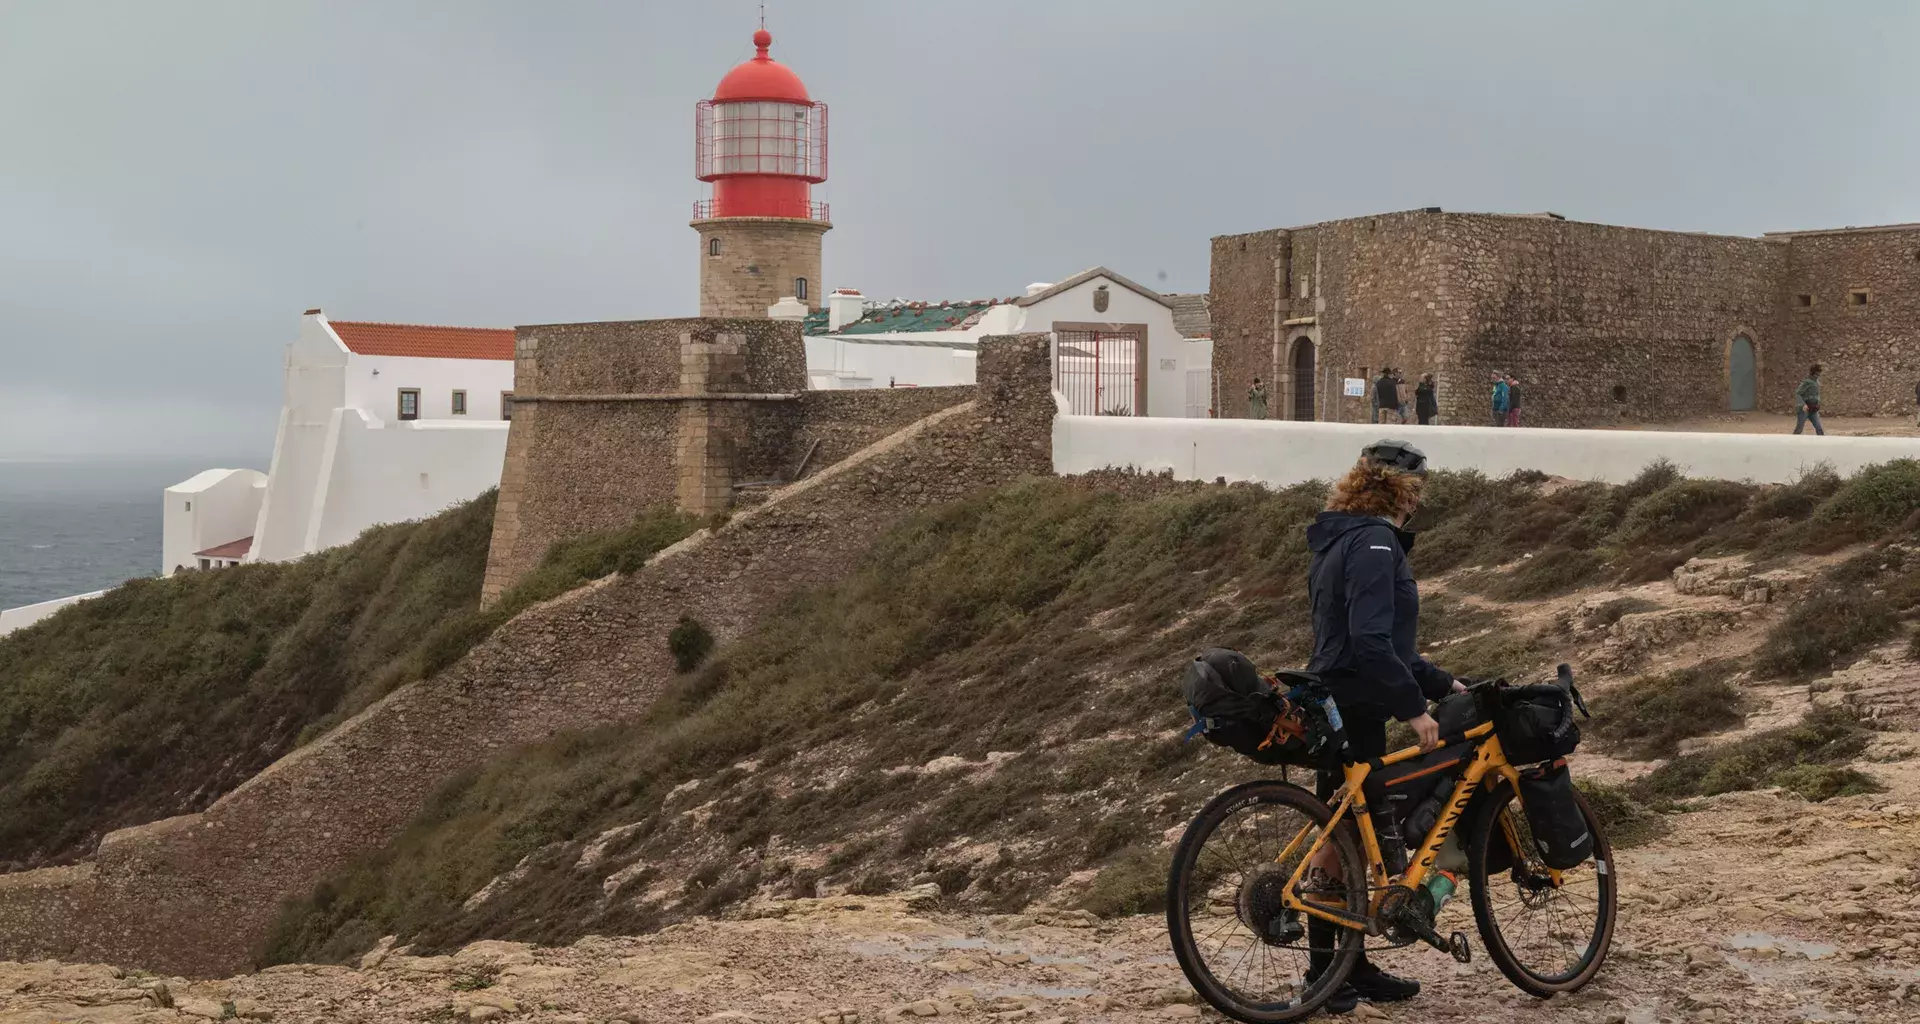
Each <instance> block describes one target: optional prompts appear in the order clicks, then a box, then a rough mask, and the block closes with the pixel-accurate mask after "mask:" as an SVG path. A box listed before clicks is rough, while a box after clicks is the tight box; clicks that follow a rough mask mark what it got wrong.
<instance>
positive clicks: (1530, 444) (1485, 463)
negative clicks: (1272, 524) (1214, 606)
mask: <svg viewBox="0 0 1920 1024" xmlns="http://www.w3.org/2000/svg"><path fill="white" fill-rule="evenodd" d="M1385 437H1393V438H1401V439H1405V440H1409V441H1412V442H1413V443H1414V444H1416V445H1418V446H1419V447H1420V449H1421V450H1422V451H1425V452H1426V453H1427V458H1428V460H1429V461H1430V463H1431V464H1432V465H1433V466H1434V467H1435V468H1437V469H1456V470H1465V469H1477V470H1479V471H1480V472H1482V473H1485V474H1487V475H1488V476H1504V475H1506V474H1508V473H1512V472H1514V471H1516V470H1523V469H1532V470H1539V471H1540V472H1543V473H1549V474H1552V475H1555V476H1564V477H1569V478H1572V479H1576V480H1599V481H1604V482H1607V483H1623V482H1625V481H1627V480H1630V479H1632V478H1633V477H1634V475H1636V474H1638V473H1639V472H1640V471H1641V470H1642V469H1644V468H1646V466H1647V464H1648V463H1650V462H1653V461H1655V460H1658V459H1667V460H1668V461H1670V462H1672V463H1673V464H1674V465H1676V466H1678V467H1679V468H1680V470H1681V471H1682V472H1683V473H1686V474H1687V475H1689V476H1696V477H1708V478H1715V479H1722V480H1752V481H1755V482H1757V483H1785V482H1787V481H1790V480H1793V479H1794V478H1795V477H1797V476H1799V475H1800V473H1802V472H1803V471H1805V470H1807V469H1809V468H1812V467H1813V466H1816V465H1819V464H1821V463H1825V464H1827V465H1829V466H1831V467H1833V469H1834V470H1835V471H1837V472H1839V473H1841V474H1842V475H1845V474H1847V473H1851V472H1853V471H1855V470H1858V469H1860V468H1861V467H1863V466H1868V465H1872V464H1874V463H1877V462H1887V461H1889V460H1892V459H1900V458H1914V457H1920V439H1915V438H1901V437H1816V436H1813V435H1801V436H1797V437H1796V436H1793V435H1790V434H1696V433H1681V432H1677V431H1659V430H1555V429H1546V428H1533V427H1516V428H1512V429H1507V428H1495V427H1443V426H1430V427H1421V426H1372V425H1368V424H1352V423H1295V422H1288V421H1284V420H1238V419H1232V420H1191V419H1177V420H1170V419H1139V418H1124V417H1107V416H1059V417H1056V418H1055V420H1054V425H1053V465H1054V471H1055V472H1057V473H1085V472H1089V471H1092V470H1096V469H1104V468H1107V467H1126V466H1132V467H1135V468H1138V469H1141V470H1145V471H1149V472H1163V471H1166V470H1172V471H1173V474H1174V476H1175V477H1177V478H1179V479H1182V480H1213V479H1216V478H1219V477H1225V478H1226V479H1228V480H1230V481H1239V480H1251V481H1257V482H1260V483H1265V484H1270V485H1273V486H1277V487H1284V486H1287V485H1290V484H1296V483H1300V482H1302V481H1305V480H1314V479H1319V480H1328V479H1332V478H1333V477H1335V476H1338V475H1339V474H1341V473H1343V472H1345V471H1346V470H1347V469H1348V468H1350V467H1351V466H1352V465H1353V463H1354V460H1355V459H1356V458H1358V457H1359V454H1360V449H1361V448H1363V447H1365V446H1366V445H1367V444H1369V443H1371V442H1373V441H1376V440H1379V439H1381V438H1385Z"/></svg>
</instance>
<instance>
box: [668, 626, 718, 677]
mask: <svg viewBox="0 0 1920 1024" xmlns="http://www.w3.org/2000/svg"><path fill="white" fill-rule="evenodd" d="M667 650H669V651H671V652H673V665H674V667H675V668H677V669H679V670H680V671H682V672H691V671H693V670H694V669H696V668H699V667H700V663H701V662H704V661H706V660H707V655H708V654H711V653H713V634H712V633H709V632H707V627H705V626H703V625H701V624H700V620H698V619H696V618H694V617H693V616H691V615H682V616H680V622H679V623H678V624H677V625H675V626H674V627H673V628H672V629H671V630H668V631H667Z"/></svg>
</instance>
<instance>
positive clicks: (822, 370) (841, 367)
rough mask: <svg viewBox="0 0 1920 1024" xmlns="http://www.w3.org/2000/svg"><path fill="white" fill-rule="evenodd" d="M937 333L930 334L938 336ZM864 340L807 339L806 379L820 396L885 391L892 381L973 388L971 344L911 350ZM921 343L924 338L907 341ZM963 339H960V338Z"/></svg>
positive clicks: (903, 345) (855, 337)
mask: <svg viewBox="0 0 1920 1024" xmlns="http://www.w3.org/2000/svg"><path fill="white" fill-rule="evenodd" d="M938 333H939V332H934V336H936V337H937V336H938ZM863 337H867V336H866V335H859V334H855V335H849V336H847V337H844V338H835V337H827V336H815V337H810V338H808V339H806V346H807V375H808V377H809V379H811V380H812V381H813V382H814V383H813V385H812V386H813V387H814V388H816V389H820V390H835V389H846V388H884V387H886V386H887V381H888V380H889V379H892V380H893V381H894V383H896V384H899V385H903V386H904V385H908V384H912V385H917V386H919V387H923V388H932V387H950V386H952V385H956V384H972V383H973V382H974V364H975V362H976V361H977V359H976V357H977V354H978V353H977V351H976V349H975V347H974V345H973V343H972V342H971V341H964V340H963V341H958V342H955V343H954V344H952V345H929V344H910V343H907V342H903V341H894V340H883V339H875V340H872V341H862V340H861V339H862V338H863ZM907 337H908V340H909V341H919V342H926V341H928V340H930V338H929V336H928V334H927V333H924V332H923V333H921V334H918V335H910V336H907ZM961 337H963V338H964V337H965V336H961Z"/></svg>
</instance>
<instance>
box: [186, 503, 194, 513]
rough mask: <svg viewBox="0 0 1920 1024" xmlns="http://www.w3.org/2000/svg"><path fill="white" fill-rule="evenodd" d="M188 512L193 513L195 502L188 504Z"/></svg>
mask: <svg viewBox="0 0 1920 1024" xmlns="http://www.w3.org/2000/svg"><path fill="white" fill-rule="evenodd" d="M187 511H189V512H191V511H193V502H191V501H189V502H187Z"/></svg>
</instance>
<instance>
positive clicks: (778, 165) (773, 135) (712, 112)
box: [695, 101, 827, 182]
mask: <svg viewBox="0 0 1920 1024" xmlns="http://www.w3.org/2000/svg"><path fill="white" fill-rule="evenodd" d="M826 113H827V111H826V104H824V103H779V102H768V101H744V102H728V103H712V102H707V103H702V104H701V105H700V109H699V114H698V123H697V129H698V130H697V132H696V135H697V138H696V140H695V141H696V147H695V153H696V157H697V161H696V163H697V166H696V173H697V176H698V177H700V178H702V179H711V178H713V177H718V176H721V175H730V174H772V175H780V176H784V177H794V178H805V179H807V180H809V181H815V182H817V181H823V180H825V178H826V176H827V132H826Z"/></svg>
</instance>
